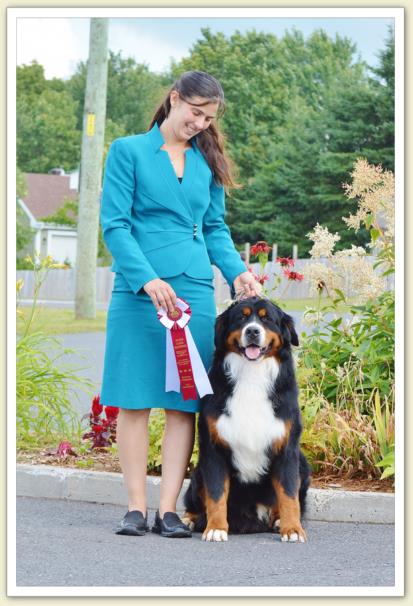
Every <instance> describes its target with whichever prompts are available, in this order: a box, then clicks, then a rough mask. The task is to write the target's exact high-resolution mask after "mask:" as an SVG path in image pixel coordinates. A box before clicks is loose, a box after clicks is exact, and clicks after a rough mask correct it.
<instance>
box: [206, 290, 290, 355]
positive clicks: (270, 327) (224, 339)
mask: <svg viewBox="0 0 413 606" xmlns="http://www.w3.org/2000/svg"><path fill="white" fill-rule="evenodd" d="M291 345H298V336H297V333H296V331H295V328H294V321H293V319H292V317H291V316H289V315H288V314H286V313H285V312H284V311H283V310H282V309H281V308H280V307H278V306H277V305H275V304H274V303H271V301H268V300H267V299H261V298H260V297H250V298H248V299H244V300H242V301H239V302H237V303H233V304H232V305H231V306H230V307H228V308H227V309H226V310H225V311H224V312H223V313H222V314H221V315H220V316H218V318H217V320H216V324H215V348H216V350H217V351H218V352H220V353H223V354H224V353H227V352H234V353H236V354H238V355H240V356H243V357H244V358H246V359H247V360H250V361H251V362H258V361H259V360H261V359H263V358H266V357H269V356H276V357H278V356H279V353H280V352H281V351H282V350H283V349H287V350H288V349H290V346H291Z"/></svg>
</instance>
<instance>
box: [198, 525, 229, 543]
mask: <svg viewBox="0 0 413 606" xmlns="http://www.w3.org/2000/svg"><path fill="white" fill-rule="evenodd" d="M202 540H203V541H215V542H218V541H228V532H227V531H226V530H220V529H219V528H206V529H205V531H204V533H203V535H202Z"/></svg>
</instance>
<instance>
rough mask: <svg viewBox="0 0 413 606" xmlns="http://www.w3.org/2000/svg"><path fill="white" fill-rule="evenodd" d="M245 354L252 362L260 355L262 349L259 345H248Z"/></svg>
mask: <svg viewBox="0 0 413 606" xmlns="http://www.w3.org/2000/svg"><path fill="white" fill-rule="evenodd" d="M245 354H246V356H247V358H249V359H250V360H256V359H257V358H258V356H259V355H260V348H259V347H258V346H257V345H248V347H246V348H245Z"/></svg>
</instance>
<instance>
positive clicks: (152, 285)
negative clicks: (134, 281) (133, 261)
mask: <svg viewBox="0 0 413 606" xmlns="http://www.w3.org/2000/svg"><path fill="white" fill-rule="evenodd" d="M143 290H144V291H145V292H146V293H148V295H149V296H150V298H151V299H152V303H153V304H154V305H155V307H156V311H158V310H159V309H160V308H161V307H163V308H164V310H165V311H166V312H168V311H169V312H173V311H174V309H175V307H176V294H175V291H174V289H173V288H172V286H170V285H169V284H168V282H164V281H163V280H161V279H160V278H155V280H150V281H149V282H146V284H144V286H143Z"/></svg>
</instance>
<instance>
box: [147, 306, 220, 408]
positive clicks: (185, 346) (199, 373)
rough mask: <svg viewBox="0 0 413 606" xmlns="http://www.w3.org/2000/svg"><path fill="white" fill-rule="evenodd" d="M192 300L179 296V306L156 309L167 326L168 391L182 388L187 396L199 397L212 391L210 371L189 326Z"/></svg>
mask: <svg viewBox="0 0 413 606" xmlns="http://www.w3.org/2000/svg"><path fill="white" fill-rule="evenodd" d="M191 313H192V312H191V308H190V306H189V304H188V303H187V302H186V301H185V300H184V299H181V298H180V297H177V300H176V307H175V309H174V310H173V311H172V312H166V311H165V310H164V309H163V307H161V308H160V309H159V311H158V313H157V315H158V319H159V321H160V322H161V323H162V324H163V325H164V326H165V328H166V329H167V330H166V377H165V391H177V392H182V396H183V399H184V400H196V399H197V398H198V395H197V390H198V393H199V396H200V397H201V398H202V397H203V396H204V395H206V394H208V393H213V391H212V387H211V384H210V382H209V379H208V375H207V373H206V370H205V368H204V365H203V363H202V360H201V357H200V355H199V352H198V350H197V348H196V345H195V342H194V340H193V337H192V335H191V331H190V330H189V327H188V323H189V320H190V319H191Z"/></svg>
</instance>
